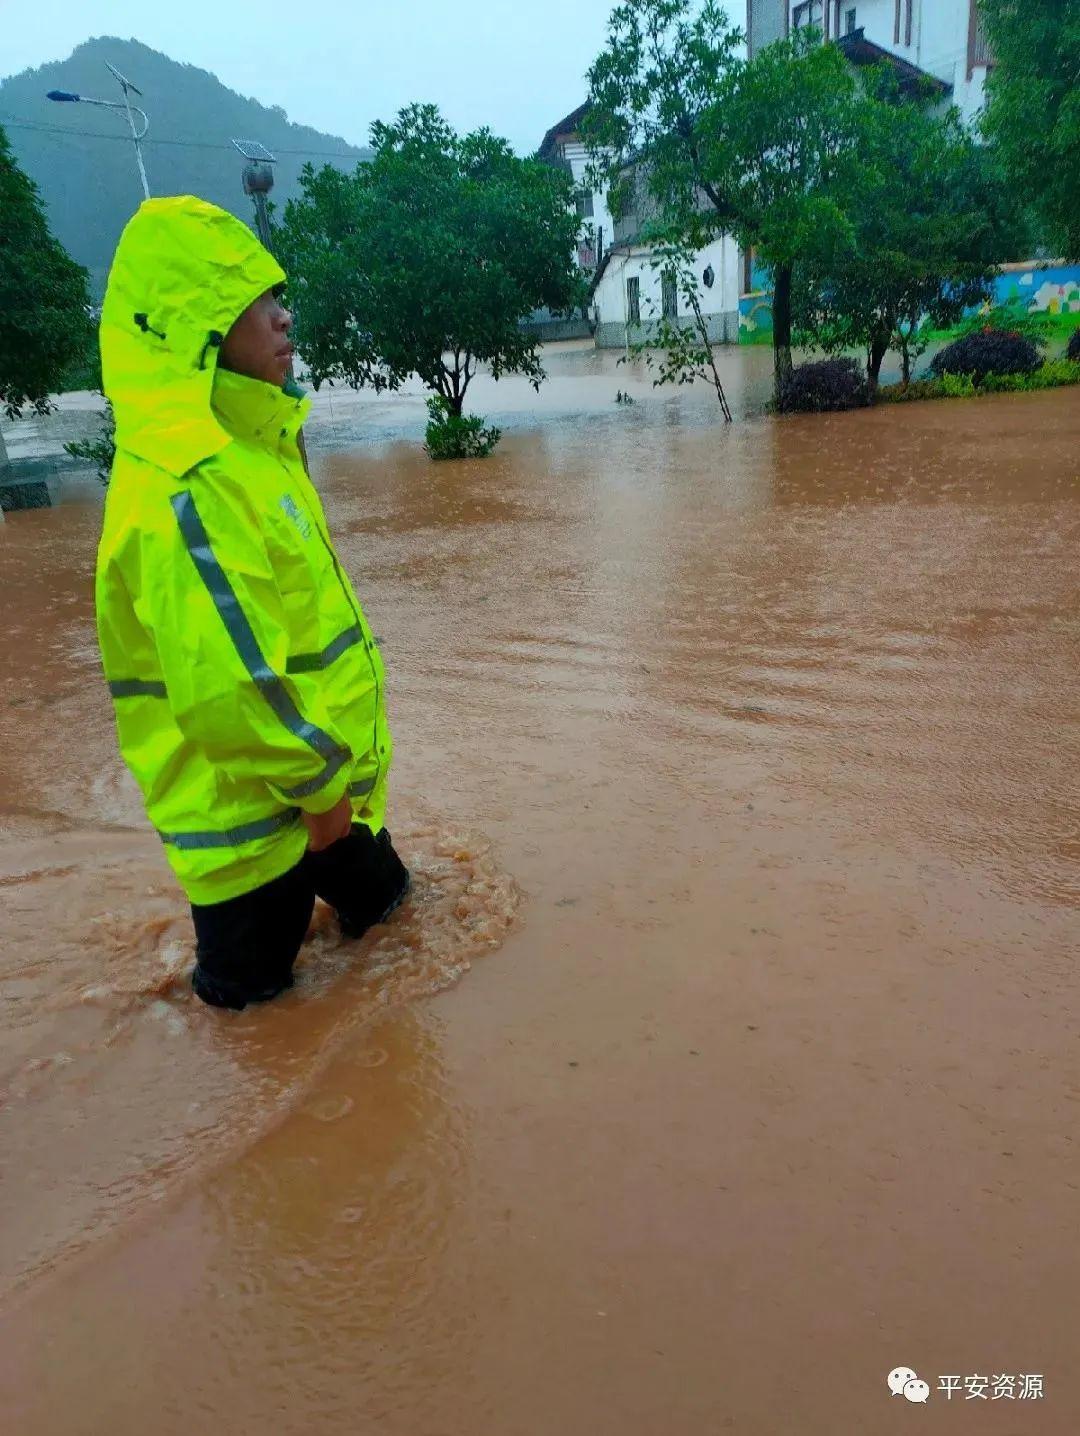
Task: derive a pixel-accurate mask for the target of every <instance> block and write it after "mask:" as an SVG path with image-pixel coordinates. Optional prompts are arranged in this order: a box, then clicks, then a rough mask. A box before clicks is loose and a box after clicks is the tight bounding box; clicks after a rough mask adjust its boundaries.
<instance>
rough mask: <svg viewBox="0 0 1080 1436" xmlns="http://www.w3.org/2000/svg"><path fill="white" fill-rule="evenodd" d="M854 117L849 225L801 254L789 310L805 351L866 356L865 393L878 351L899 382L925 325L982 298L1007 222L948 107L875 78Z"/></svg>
mask: <svg viewBox="0 0 1080 1436" xmlns="http://www.w3.org/2000/svg"><path fill="white" fill-rule="evenodd" d="M854 113H855V116H856V129H857V133H858V135H859V164H858V166H857V170H856V172H855V173H854V174H853V176H852V178H851V182H850V184H849V186H848V192H847V195H846V199H845V218H846V220H847V222H848V226H849V228H848V229H847V230H846V232H845V231H841V232H840V233H839V234H838V235H837V237H836V238H835V240H834V242H833V243H832V244H831V245H829V246H825V245H821V244H818V245H816V246H814V247H813V248H812V249H810V250H809V252H808V253H807V255H806V256H805V257H804V259H803V261H802V263H801V264H800V265H799V269H798V282H797V285H796V294H795V313H796V319H797V322H798V326H799V328H800V329H801V330H802V331H803V332H804V333H805V334H806V336H807V338H808V341H809V342H810V344H811V347H818V348H821V349H824V350H825V352H826V353H837V352H840V351H842V350H845V349H861V350H862V351H863V352H864V354H865V355H866V376H867V382H868V385H869V391H870V395H871V397H872V396H873V394H874V393H875V391H876V389H877V385H878V379H879V375H880V373H881V364H882V360H883V359H884V357H885V354H886V351H887V350H889V349H890V348H895V349H898V350H899V351H900V355H901V363H902V369H903V381H904V383H905V384H906V383H907V382H908V380H909V379H910V377H911V366H912V361H913V359H915V358H916V357H917V356H918V354H919V353H921V352H922V350H923V349H924V348H925V345H926V338H925V332H926V329H927V328H928V327H931V326H932V327H934V328H945V327H946V326H948V325H951V324H955V323H956V322H957V321H958V320H959V319H960V318H961V317H962V315H963V313H964V311H965V310H967V309H969V308H971V307H973V306H974V305H977V304H979V303H981V302H982V301H983V300H985V299H988V298H989V296H990V292H991V290H990V283H991V279H992V276H993V274H994V267H995V265H996V264H997V263H998V262H1000V261H1001V260H1003V259H1005V258H1006V257H1007V255H1008V252H1009V248H1010V239H1011V237H1012V235H1013V233H1014V224H1013V221H1012V218H1011V214H1012V210H1011V205H1010V204H1009V203H1008V201H1007V197H1006V195H1005V193H1004V189H1003V186H1002V185H1001V184H1000V182H999V180H998V177H997V174H996V172H995V168H994V165H993V163H992V160H991V157H990V156H989V155H988V154H987V152H986V151H985V150H984V149H982V148H981V147H980V146H979V145H977V144H976V143H975V141H974V140H973V138H972V137H971V135H970V134H969V133H968V132H967V131H966V130H965V129H964V127H963V125H962V124H961V123H960V120H959V117H958V115H957V114H956V112H955V111H950V112H948V113H947V114H945V115H944V116H941V115H936V114H934V113H933V112H932V110H931V108H930V101H929V100H928V99H926V98H920V97H913V98H909V99H904V98H902V97H901V96H900V95H899V94H898V93H897V92H896V90H895V87H894V86H893V84H892V82H891V81H890V79H889V77H888V75H887V74H881V75H876V76H875V75H870V76H868V77H867V81H866V89H865V93H864V94H863V96H862V98H861V99H860V101H859V103H858V104H857V106H856V108H855V110H854Z"/></svg>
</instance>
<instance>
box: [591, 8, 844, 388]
mask: <svg viewBox="0 0 1080 1436" xmlns="http://www.w3.org/2000/svg"><path fill="white" fill-rule="evenodd" d="M742 38H743V37H742V35H741V33H740V32H739V31H738V30H736V29H734V28H732V27H731V25H730V24H729V22H728V18H727V15H726V14H725V12H724V10H723V9H722V8H721V7H720V6H719V5H717V4H716V3H715V0H705V3H703V4H697V3H695V0H626V3H624V4H622V5H619V6H618V7H617V8H616V10H615V11H614V12H613V14H612V16H611V20H610V22H609V27H608V42H607V47H606V49H605V50H604V52H603V53H602V54H601V55H600V56H599V58H598V59H597V60H596V61H595V63H594V64H593V66H592V68H591V69H590V71H589V105H590V108H589V113H588V116H587V119H586V121H585V126H586V132H587V136H588V140H589V144H590V148H591V151H592V153H593V156H594V163H595V164H596V165H597V167H598V168H600V169H601V170H603V171H604V172H605V173H606V174H607V175H608V176H609V177H611V178H612V179H613V181H614V195H613V199H614V202H615V203H616V204H618V202H619V199H620V193H621V187H624V186H625V181H626V177H627V176H628V175H631V174H632V173H633V172H634V171H635V170H640V171H642V172H643V173H644V174H645V176H646V178H647V183H648V186H649V189H650V191H651V193H652V195H653V197H654V198H655V200H656V202H657V204H658V205H659V206H660V208H661V209H662V211H663V213H664V215H665V218H666V219H667V221H668V222H670V223H672V224H674V225H675V226H676V227H677V229H678V232H679V234H680V236H681V238H682V240H683V241H684V242H685V243H686V244H688V245H699V244H701V243H703V242H704V241H705V240H707V239H708V238H711V237H714V236H715V235H716V234H718V233H727V234H730V235H732V236H734V238H735V239H736V240H738V242H739V243H740V244H741V245H742V246H743V247H744V248H746V247H750V246H753V247H754V248H755V249H756V250H757V252H758V256H759V258H760V259H761V260H762V262H763V263H764V264H766V265H767V266H768V268H769V269H770V270H771V272H772V278H773V349H774V361H775V362H774V368H775V379H776V388H777V393H778V394H779V390H780V388H781V387H782V385H783V382H784V381H785V379H786V377H787V376H788V375H789V374H790V372H791V291H792V280H793V275H794V272H795V269H796V266H797V265H799V264H801V263H802V262H803V261H804V260H805V259H806V257H807V256H808V255H809V254H810V253H812V252H813V251H814V250H815V249H817V248H818V247H825V248H829V247H830V246H833V245H835V244H836V243H837V242H838V241H839V239H840V238H842V237H843V236H845V235H846V234H847V233H849V226H848V224H847V220H846V217H845V212H844V197H845V191H846V186H847V185H848V184H849V183H850V178H851V174H852V170H853V167H854V159H855V147H856V141H857V130H856V120H855V113H854V112H855V109H856V98H857V92H856V85H855V80H854V78H853V76H852V74H851V71H850V69H849V67H848V65H847V62H846V61H845V60H844V57H843V56H842V55H841V54H840V52H839V51H838V50H837V48H836V47H835V46H833V45H821V44H819V43H817V37H816V36H815V35H814V34H813V33H812V32H811V33H810V34H807V33H806V32H805V31H802V30H800V31H797V32H796V33H795V34H794V35H793V36H791V37H790V39H787V40H784V41H778V42H777V43H776V44H773V45H769V46H767V47H765V48H764V49H763V50H761V51H760V52H759V53H758V54H757V55H755V56H754V57H753V59H751V60H745V59H743V58H741V55H740V46H741V43H742ZM620 181H621V182H622V186H621V185H620Z"/></svg>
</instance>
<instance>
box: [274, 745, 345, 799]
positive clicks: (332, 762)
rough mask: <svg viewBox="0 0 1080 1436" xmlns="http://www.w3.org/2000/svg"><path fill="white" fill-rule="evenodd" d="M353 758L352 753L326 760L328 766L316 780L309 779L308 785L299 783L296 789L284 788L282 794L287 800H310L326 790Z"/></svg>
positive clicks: (317, 775)
mask: <svg viewBox="0 0 1080 1436" xmlns="http://www.w3.org/2000/svg"><path fill="white" fill-rule="evenodd" d="M351 757H352V754H351V753H346V752H344V751H342V752H339V753H338V754H337V756H336V757H334V758H328V759H327V760H326V766H325V767H324V768H323V770H322V772H321V773H317V774H316V775H315V777H314V778H309V779H308V780H307V782H306V783H297V785H296V787H295V788H282V789H281V792H282V793H284V795H285V796H286V798H310V797H311V795H312V793H318V792H319V791H321V789H323V788H325V787H326V785H327V783H329V782H330V780H331V779H332V778H333V777H335V776H336V775H337V774H338V773H340V772H341V769H342V768H343V767H344V766H345V764H346V763H347V762H348V761H349V759H350V758H351Z"/></svg>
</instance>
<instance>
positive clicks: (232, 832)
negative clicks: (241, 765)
mask: <svg viewBox="0 0 1080 1436" xmlns="http://www.w3.org/2000/svg"><path fill="white" fill-rule="evenodd" d="M299 816H300V809H299V808H287V809H286V810H285V812H283V813H275V814H274V816H273V817H272V818H260V819H259V820H258V821H257V822H254V823H241V825H240V826H239V827H238V828H224V829H219V830H218V831H217V832H205V833H162V832H159V833H158V837H159V838H160V839H161V841H162V842H163V843H164V844H165V845H166V846H167V847H170V848H182V849H187V850H189V851H190V850H192V849H195V848H238V847H239V846H240V845H241V844H242V843H253V842H254V841H255V840H256V838H268V837H270V835H271V834H272V833H276V832H278V831H279V830H280V829H281V828H287V827H289V826H290V825H291V824H293V823H295V822H296V820H297V818H299Z"/></svg>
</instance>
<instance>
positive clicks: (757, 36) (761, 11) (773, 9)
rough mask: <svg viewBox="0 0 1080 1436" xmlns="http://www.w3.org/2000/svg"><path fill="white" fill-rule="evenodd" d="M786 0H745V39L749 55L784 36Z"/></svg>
mask: <svg viewBox="0 0 1080 1436" xmlns="http://www.w3.org/2000/svg"><path fill="white" fill-rule="evenodd" d="M786 4H787V0H746V39H747V45H748V49H749V52H750V54H751V55H756V54H757V52H758V51H759V50H760V49H762V48H763V47H764V46H766V45H771V44H772V42H773V41H774V40H780V39H782V38H783V36H784V30H785V19H784V8H785V5H786Z"/></svg>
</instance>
